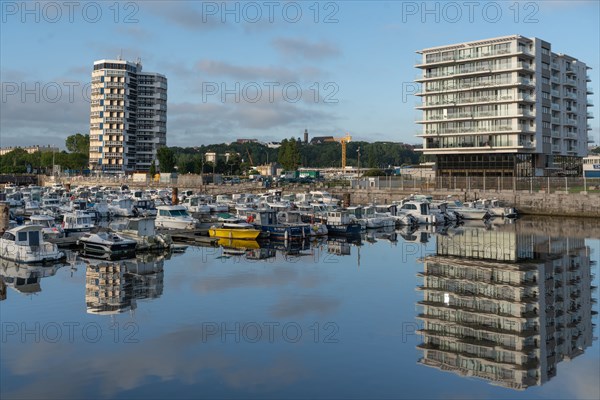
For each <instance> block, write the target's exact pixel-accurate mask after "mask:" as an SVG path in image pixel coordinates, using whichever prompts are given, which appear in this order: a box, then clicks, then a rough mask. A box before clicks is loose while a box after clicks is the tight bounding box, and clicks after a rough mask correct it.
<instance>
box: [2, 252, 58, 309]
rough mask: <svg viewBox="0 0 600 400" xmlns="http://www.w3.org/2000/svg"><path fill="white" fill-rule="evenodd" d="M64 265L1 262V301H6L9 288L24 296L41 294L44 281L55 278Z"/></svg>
mask: <svg viewBox="0 0 600 400" xmlns="http://www.w3.org/2000/svg"><path fill="white" fill-rule="evenodd" d="M64 265H65V264H54V265H30V264H23V263H17V262H14V261H9V260H0V301H2V300H6V298H7V296H8V293H7V292H8V288H9V287H12V288H13V289H14V290H15V291H17V292H19V293H22V294H36V293H39V292H41V291H42V286H41V281H42V279H43V278H47V277H50V276H54V275H55V274H56V271H58V270H59V268H61V267H63V266H64Z"/></svg>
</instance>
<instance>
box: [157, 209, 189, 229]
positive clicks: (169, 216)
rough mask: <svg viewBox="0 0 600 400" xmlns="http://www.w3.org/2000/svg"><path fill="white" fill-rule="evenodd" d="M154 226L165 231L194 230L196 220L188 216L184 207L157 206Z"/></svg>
mask: <svg viewBox="0 0 600 400" xmlns="http://www.w3.org/2000/svg"><path fill="white" fill-rule="evenodd" d="M156 208H157V209H158V214H157V216H156V226H157V227H159V228H167V229H194V228H195V227H196V225H197V224H198V222H199V221H198V220H197V219H196V218H193V217H192V216H190V215H189V214H188V212H187V209H186V208H185V207H184V206H180V205H177V206H158V207H156Z"/></svg>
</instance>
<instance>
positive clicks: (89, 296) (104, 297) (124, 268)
mask: <svg viewBox="0 0 600 400" xmlns="http://www.w3.org/2000/svg"><path fill="white" fill-rule="evenodd" d="M85 262H86V273H85V289H86V290H85V302H86V305H87V312H88V313H90V314H106V315H107V314H117V313H122V312H125V311H129V310H135V309H136V308H137V300H143V299H154V298H158V297H160V296H161V295H162V293H163V286H164V283H163V282H164V272H163V265H164V257H163V256H159V255H155V254H144V255H139V256H137V257H136V258H134V259H127V260H119V261H106V260H94V259H85Z"/></svg>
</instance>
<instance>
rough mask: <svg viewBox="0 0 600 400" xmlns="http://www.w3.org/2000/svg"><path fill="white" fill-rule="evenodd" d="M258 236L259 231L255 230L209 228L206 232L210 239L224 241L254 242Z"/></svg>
mask: <svg viewBox="0 0 600 400" xmlns="http://www.w3.org/2000/svg"><path fill="white" fill-rule="evenodd" d="M259 234H260V231H259V230H257V229H231V228H210V229H209V230H208V235H209V236H210V237H216V238H224V239H243V240H255V239H256V238H257V237H258V235H259Z"/></svg>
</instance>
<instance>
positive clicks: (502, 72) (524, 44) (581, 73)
mask: <svg viewBox="0 0 600 400" xmlns="http://www.w3.org/2000/svg"><path fill="white" fill-rule="evenodd" d="M417 53H419V54H421V55H422V60H421V62H420V64H418V65H416V67H417V68H419V69H421V70H422V76H420V77H419V78H417V80H416V81H417V82H420V83H421V85H422V90H421V92H420V93H419V94H418V95H419V96H421V98H422V102H421V104H419V105H418V106H417V109H420V110H422V112H423V115H422V118H421V120H420V121H418V123H420V124H422V126H423V129H422V133H421V134H420V135H418V136H421V137H423V150H422V151H423V153H424V154H426V155H434V156H435V158H436V168H437V174H438V176H483V175H487V176H550V175H554V174H556V173H558V172H559V171H560V173H561V174H563V173H565V174H567V175H575V174H577V173H580V167H581V159H582V157H584V156H586V155H587V144H588V130H590V129H591V128H590V126H589V125H588V119H589V118H592V115H591V113H589V112H588V111H587V107H588V106H590V105H591V102H590V101H588V99H587V95H588V94H592V93H591V89H590V88H588V86H587V82H589V81H590V78H589V75H587V70H588V67H587V66H586V65H585V63H583V62H581V61H579V60H577V59H576V58H573V57H571V56H568V55H565V54H561V53H554V52H552V48H551V45H550V43H548V42H545V41H543V40H540V39H537V38H527V37H523V36H519V35H513V36H504V37H497V38H492V39H486V40H478V41H474V42H467V43H458V44H453V45H448V46H441V47H432V48H428V49H424V50H420V51H418V52H417Z"/></svg>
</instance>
